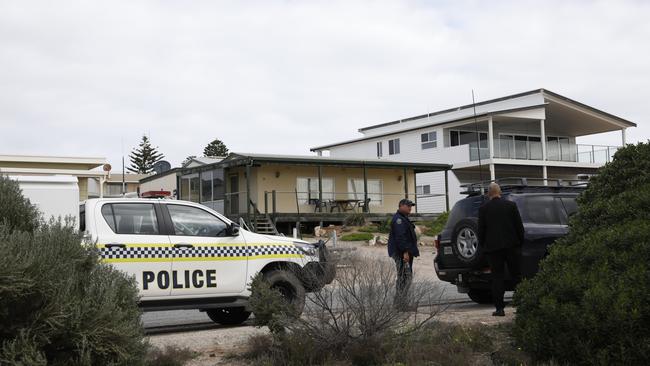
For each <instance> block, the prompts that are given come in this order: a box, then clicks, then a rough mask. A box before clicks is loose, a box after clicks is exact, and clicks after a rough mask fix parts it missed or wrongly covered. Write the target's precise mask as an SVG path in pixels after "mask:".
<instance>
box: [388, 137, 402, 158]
mask: <svg viewBox="0 0 650 366" xmlns="http://www.w3.org/2000/svg"><path fill="white" fill-rule="evenodd" d="M395 154H399V139H394V140H388V155H395Z"/></svg>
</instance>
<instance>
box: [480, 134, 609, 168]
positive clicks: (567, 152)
mask: <svg viewBox="0 0 650 366" xmlns="http://www.w3.org/2000/svg"><path fill="white" fill-rule="evenodd" d="M539 140H540V138H539V137H528V138H524V137H519V136H511V137H510V138H495V139H494V145H493V146H494V158H497V159H514V160H544V159H543V151H542V142H541V141H539ZM547 140H548V141H547V142H546V161H561V162H574V163H587V164H606V163H609V162H610V161H611V160H612V157H613V156H614V154H615V153H616V151H617V150H618V149H619V148H620V146H607V145H587V144H575V143H572V142H571V140H570V139H568V138H548V139H547ZM468 145H469V159H470V161H478V160H479V153H480V157H481V159H482V160H487V159H489V158H490V149H489V147H485V145H486V142H485V141H481V145H482V147H481V148H480V149H479V148H478V143H477V142H473V143H469V144H468Z"/></svg>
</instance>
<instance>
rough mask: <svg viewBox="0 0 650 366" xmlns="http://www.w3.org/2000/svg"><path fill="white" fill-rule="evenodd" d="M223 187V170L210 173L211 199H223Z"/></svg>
mask: <svg viewBox="0 0 650 366" xmlns="http://www.w3.org/2000/svg"><path fill="white" fill-rule="evenodd" d="M224 187H225V185H224V183H223V169H215V170H213V171H212V199H213V200H215V201H216V200H222V199H224V197H225V189H224Z"/></svg>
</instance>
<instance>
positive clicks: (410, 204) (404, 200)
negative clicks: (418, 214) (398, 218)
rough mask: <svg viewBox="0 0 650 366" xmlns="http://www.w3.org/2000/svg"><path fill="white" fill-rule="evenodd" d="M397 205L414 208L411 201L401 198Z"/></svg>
mask: <svg viewBox="0 0 650 366" xmlns="http://www.w3.org/2000/svg"><path fill="white" fill-rule="evenodd" d="M399 205H400V206H402V205H406V206H411V207H412V206H415V203H413V201H411V200H409V199H406V198H403V199H402V200H400V201H399Z"/></svg>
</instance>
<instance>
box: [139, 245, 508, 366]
mask: <svg viewBox="0 0 650 366" xmlns="http://www.w3.org/2000/svg"><path fill="white" fill-rule="evenodd" d="M338 246H339V247H343V248H356V250H353V251H351V252H347V253H354V254H350V255H361V256H367V257H371V258H373V259H376V260H386V261H390V259H389V258H388V257H387V253H386V247H385V246H373V247H371V246H367V245H363V244H362V243H345V242H339V244H338ZM434 251H435V249H434V248H433V247H432V246H424V247H421V256H420V257H418V258H416V259H415V261H414V264H413V269H414V276H415V280H420V279H421V280H433V281H436V282H437V283H438V284H439V285H440V286H441V288H443V290H444V298H445V299H447V300H451V301H454V300H466V299H467V296H466V295H465V294H458V293H457V291H456V288H455V286H451V285H449V284H447V283H444V282H440V281H438V279H437V277H436V274H435V269H434V266H433V258H434ZM492 311H494V308H493V307H492V306H490V305H478V304H474V303H462V304H453V305H450V306H449V307H448V308H446V309H445V310H444V311H443V312H442V313H441V314H439V315H438V316H437V317H436V319H437V320H438V321H442V322H450V323H462V324H477V323H480V324H486V325H492V324H499V323H506V322H511V321H512V320H513V319H514V314H513V312H514V309H512V308H510V307H508V308H506V316H505V317H493V316H491V314H492ZM265 333H268V330H267V329H266V328H255V327H254V326H251V325H244V326H237V327H229V328H219V329H210V330H200V331H194V332H184V333H172V334H162V335H153V336H151V337H149V341H150V343H151V344H152V345H153V346H155V347H159V348H163V347H165V346H167V345H172V346H177V347H181V348H184V347H188V348H190V349H191V350H193V351H195V352H197V353H198V354H199V356H198V357H197V358H195V359H194V360H192V361H190V363H188V365H193V366H204V365H206V366H207V365H238V364H241V365H244V364H245V363H237V362H235V361H233V360H230V359H228V358H226V356H227V355H228V354H233V353H236V352H237V351H238V350H240V349H243V347H245V342H246V340H247V339H248V338H249V337H250V336H252V335H256V334H265Z"/></svg>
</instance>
